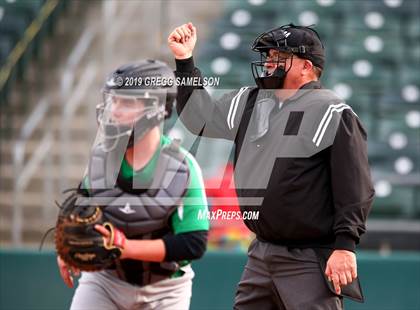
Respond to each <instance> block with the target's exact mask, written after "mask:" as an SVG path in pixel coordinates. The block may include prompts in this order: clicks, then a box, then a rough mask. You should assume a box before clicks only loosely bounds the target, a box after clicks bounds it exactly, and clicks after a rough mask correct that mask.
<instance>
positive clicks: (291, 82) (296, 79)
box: [264, 49, 317, 89]
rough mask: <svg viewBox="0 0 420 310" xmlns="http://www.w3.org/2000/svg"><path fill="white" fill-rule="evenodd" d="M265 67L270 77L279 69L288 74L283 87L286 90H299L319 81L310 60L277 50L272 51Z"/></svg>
mask: <svg viewBox="0 0 420 310" xmlns="http://www.w3.org/2000/svg"><path fill="white" fill-rule="evenodd" d="M264 66H265V70H266V71H267V73H268V74H269V75H271V74H273V72H274V71H275V70H276V69H277V68H278V67H280V68H282V69H283V70H284V71H286V72H287V74H286V77H285V80H284V87H283V88H285V89H298V88H300V87H301V86H302V84H304V83H306V82H308V81H311V80H316V79H317V78H316V75H315V73H314V71H313V65H312V62H311V61H310V60H307V59H303V58H300V57H298V56H296V55H292V54H291V53H286V52H282V51H278V50H275V49H270V51H269V55H268V57H267V58H266V62H265V64H264Z"/></svg>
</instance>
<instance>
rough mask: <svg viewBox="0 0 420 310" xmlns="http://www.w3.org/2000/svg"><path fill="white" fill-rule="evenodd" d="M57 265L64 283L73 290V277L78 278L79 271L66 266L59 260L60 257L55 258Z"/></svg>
mask: <svg viewBox="0 0 420 310" xmlns="http://www.w3.org/2000/svg"><path fill="white" fill-rule="evenodd" d="M57 265H58V269H59V270H60V275H61V278H62V279H63V281H64V283H65V284H66V285H67V286H68V287H69V288H73V285H74V284H73V283H74V281H73V276H75V277H78V276H79V275H80V271H79V269H76V268H74V267H73V268H71V267H69V266H67V264H66V263H65V262H64V261H63V260H62V259H61V258H60V256H57Z"/></svg>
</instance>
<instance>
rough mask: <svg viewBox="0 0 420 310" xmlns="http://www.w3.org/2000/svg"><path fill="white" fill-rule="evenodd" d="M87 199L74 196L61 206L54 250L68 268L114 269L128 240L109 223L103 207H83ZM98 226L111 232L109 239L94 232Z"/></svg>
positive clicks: (83, 269) (78, 195) (79, 195)
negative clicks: (111, 267)
mask: <svg viewBox="0 0 420 310" xmlns="http://www.w3.org/2000/svg"><path fill="white" fill-rule="evenodd" d="M87 199H88V198H87V197H84V196H82V195H81V194H80V193H77V192H75V193H72V194H71V195H70V196H69V197H68V198H67V199H65V201H64V202H63V203H62V204H61V205H60V206H59V207H60V209H61V210H60V211H59V215H58V219H57V223H56V226H55V247H56V250H57V254H58V255H59V256H60V257H61V258H62V259H63V260H64V262H66V264H67V265H68V266H71V267H75V268H77V269H79V270H82V271H98V270H102V269H105V268H107V267H109V266H111V265H112V264H113V263H114V262H115V261H116V260H117V259H118V258H119V257H120V255H121V249H122V248H123V247H124V241H125V236H124V234H123V233H122V232H121V231H119V230H118V229H117V228H116V227H114V225H113V224H112V223H110V222H107V221H106V218H105V216H104V213H103V211H102V210H101V207H100V206H98V205H90V204H88V203H85V204H84V203H83V202H88V200H87ZM97 224H99V225H102V226H104V227H105V228H106V229H108V230H109V231H110V237H109V238H105V237H104V236H103V235H102V234H101V233H99V232H98V231H97V230H96V229H95V225H97Z"/></svg>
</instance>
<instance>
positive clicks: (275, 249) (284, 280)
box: [168, 23, 374, 310]
mask: <svg viewBox="0 0 420 310" xmlns="http://www.w3.org/2000/svg"><path fill="white" fill-rule="evenodd" d="M196 40H197V29H196V28H195V27H194V25H193V24H192V23H188V24H184V25H182V26H180V27H177V28H175V29H174V31H173V32H172V33H171V34H170V35H169V37H168V45H169V48H170V49H171V51H172V53H173V55H174V56H175V60H176V72H175V74H176V76H177V78H180V79H183V78H191V77H199V78H201V73H200V71H199V69H198V68H196V67H195V65H194V61H193V57H192V52H193V49H194V46H195V43H196ZM252 49H253V51H255V52H257V53H258V54H259V55H260V61H255V62H253V63H252V65H251V67H252V73H253V75H254V78H255V82H256V85H257V87H255V86H254V87H242V88H241V89H240V90H234V91H232V92H228V93H227V94H225V95H224V96H223V97H222V98H221V99H219V100H213V99H212V98H211V97H210V96H209V94H208V93H207V92H206V90H205V89H204V88H203V87H202V86H193V85H190V86H182V87H181V86H179V87H178V95H177V110H178V113H179V114H180V118H181V120H182V122H183V123H184V125H185V126H186V127H187V128H188V129H189V130H190V131H191V132H193V133H195V134H197V135H202V136H207V137H213V138H223V139H228V140H231V141H233V142H234V143H235V147H236V148H235V154H234V155H235V156H234V164H235V187H236V190H237V193H238V197H239V198H240V207H241V210H242V211H256V210H257V211H258V212H259V218H258V220H245V224H246V225H247V226H248V228H249V229H250V230H252V231H253V232H254V233H255V234H256V239H255V240H254V241H253V242H252V243H251V245H250V247H249V250H248V261H247V264H246V266H245V270H244V272H243V274H242V278H241V280H240V282H239V284H238V289H237V293H236V297H235V306H234V308H235V309H259V310H261V309H299V310H300V309H323V310H324V309H342V308H343V296H346V297H350V298H353V299H354V300H358V301H363V295H362V292H361V288H360V285H359V279H358V275H357V264H356V254H355V248H356V245H357V244H358V243H359V240H360V237H361V235H362V234H363V233H365V231H366V227H365V223H366V219H367V216H368V214H369V211H370V208H371V205H372V202H373V197H374V189H373V186H372V182H371V176H370V169H369V164H368V159H367V135H366V132H365V130H364V128H363V126H362V124H361V122H360V120H359V118H358V117H357V115H356V114H355V113H354V112H353V110H352V109H351V107H350V106H348V105H347V104H345V103H344V102H343V101H342V99H340V98H338V97H337V96H336V95H335V94H334V93H333V92H331V91H329V90H327V89H323V88H322V86H321V84H320V82H319V78H320V76H321V74H322V70H323V67H324V61H325V50H324V46H323V44H322V42H321V39H320V37H319V36H318V34H317V32H316V31H315V30H314V29H313V28H309V27H302V26H295V25H293V24H289V25H285V26H281V27H278V28H275V29H272V30H269V31H267V32H264V33H262V34H261V35H259V36H258V37H257V38H256V39H255V41H254V43H253V46H252ZM256 198H261V200H260V203H250V201H252V199H256Z"/></svg>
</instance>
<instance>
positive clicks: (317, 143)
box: [316, 105, 357, 147]
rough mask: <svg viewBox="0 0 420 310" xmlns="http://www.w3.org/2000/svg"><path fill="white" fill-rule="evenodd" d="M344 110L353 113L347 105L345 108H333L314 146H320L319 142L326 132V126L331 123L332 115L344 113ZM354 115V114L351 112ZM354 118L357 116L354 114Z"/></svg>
mask: <svg viewBox="0 0 420 310" xmlns="http://www.w3.org/2000/svg"><path fill="white" fill-rule="evenodd" d="M344 110H350V111H352V112H353V110H352V109H351V108H350V107H349V106H348V105H345V106H343V107H340V108H334V109H332V110H331V113H330V115H329V117H328V119H327V121H326V123H325V126H324V128H323V129H322V132H321V135H320V136H319V138H318V141H317V142H316V146H317V147H318V146H319V145H320V144H321V141H322V138H323V137H324V134H325V131H326V130H327V128H328V125H329V124H330V122H331V118H332V115H333V112H337V113H338V112H342V111H344ZM353 113H354V112H353ZM354 114H355V115H356V116H357V114H356V113H354Z"/></svg>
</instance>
